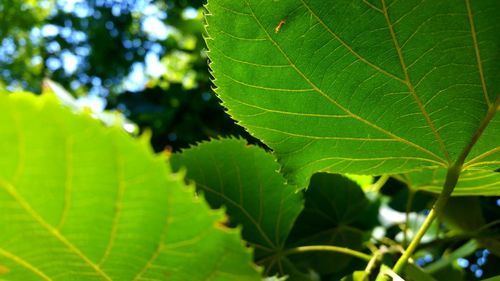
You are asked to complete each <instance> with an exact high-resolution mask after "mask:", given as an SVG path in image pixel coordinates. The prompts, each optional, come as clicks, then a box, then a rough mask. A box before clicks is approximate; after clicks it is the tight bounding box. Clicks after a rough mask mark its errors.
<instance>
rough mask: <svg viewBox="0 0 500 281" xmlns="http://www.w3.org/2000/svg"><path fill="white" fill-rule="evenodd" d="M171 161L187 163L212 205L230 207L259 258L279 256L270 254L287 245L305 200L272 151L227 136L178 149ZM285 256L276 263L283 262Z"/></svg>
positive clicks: (178, 164)
mask: <svg viewBox="0 0 500 281" xmlns="http://www.w3.org/2000/svg"><path fill="white" fill-rule="evenodd" d="M171 161H172V165H173V167H174V168H176V167H177V168H178V167H186V168H187V178H188V179H192V180H194V181H195V182H196V186H197V188H198V190H201V191H202V192H203V193H204V194H205V197H206V198H207V201H208V202H209V203H210V205H211V206H212V207H214V208H219V207H220V206H221V205H224V206H225V207H226V209H227V213H228V215H229V217H230V224H232V225H238V224H241V225H242V226H243V231H242V234H243V238H244V239H245V240H246V241H248V242H249V243H250V244H251V245H252V246H254V247H255V249H256V252H255V259H256V260H257V261H259V260H266V261H268V262H267V263H264V264H269V263H270V261H274V260H273V259H269V258H268V257H271V256H274V255H276V254H277V253H279V252H281V251H282V250H283V248H284V244H285V241H286V239H287V237H288V234H289V232H290V230H291V228H292V226H293V223H294V221H295V219H296V218H297V216H298V215H299V213H300V212H301V211H302V207H303V202H302V195H301V194H300V193H297V192H296V188H295V187H294V186H289V185H287V184H286V183H285V179H284V178H283V177H282V176H281V175H280V174H279V173H278V169H279V165H278V163H277V162H276V160H275V159H274V158H273V156H272V155H271V154H269V153H266V152H265V151H264V150H263V149H261V148H259V147H257V146H249V145H247V144H246V142H245V141H244V140H236V139H223V140H213V141H211V142H204V143H201V144H199V145H197V146H195V147H192V148H190V149H187V150H184V151H183V152H182V153H178V154H174V155H173V156H172V158H171ZM281 262H282V261H281V260H280V259H278V261H277V263H276V264H275V265H276V266H277V267H279V268H281V267H282V265H281ZM281 273H283V272H281Z"/></svg>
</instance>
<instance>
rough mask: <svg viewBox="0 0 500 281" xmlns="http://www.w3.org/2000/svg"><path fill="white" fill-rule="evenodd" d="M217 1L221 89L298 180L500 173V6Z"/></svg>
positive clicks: (213, 19) (446, 1) (492, 2)
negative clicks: (460, 167)
mask: <svg viewBox="0 0 500 281" xmlns="http://www.w3.org/2000/svg"><path fill="white" fill-rule="evenodd" d="M209 2H210V3H209V5H208V11H209V14H208V15H207V17H206V20H207V24H208V26H207V31H208V38H207V44H208V46H209V49H210V54H209V56H210V58H211V60H212V64H211V68H212V71H213V75H214V77H215V81H214V82H215V84H216V86H217V87H218V89H217V93H218V94H219V96H220V97H221V99H222V100H223V102H224V105H225V106H226V107H227V108H228V109H229V113H230V114H231V115H232V116H233V118H235V119H236V120H238V121H240V123H241V124H242V125H243V126H244V127H246V128H247V129H248V130H249V131H250V132H251V133H252V134H253V135H255V136H257V137H258V138H259V139H261V140H263V141H264V142H265V143H266V144H267V145H269V146H270V147H271V148H272V149H273V150H274V151H275V152H276V154H277V155H278V157H279V158H280V161H281V163H282V164H283V166H284V172H286V173H289V174H291V175H290V177H291V178H292V179H293V180H294V181H295V182H296V183H297V184H298V185H299V186H301V187H305V186H307V181H308V179H309V178H310V176H311V175H312V174H313V173H314V172H317V171H327V172H337V173H339V172H340V173H357V174H383V173H400V172H407V171H412V170H419V169H422V168H436V167H442V168H447V167H449V166H450V165H451V163H453V162H455V161H459V162H462V160H465V165H464V167H466V168H468V169H476V170H489V171H492V170H494V169H496V168H498V165H499V163H500V147H499V146H498V144H499V142H498V136H499V135H500V118H499V117H498V116H496V117H494V116H495V112H496V111H497V108H498V105H499V103H500V98H499V93H500V83H498V81H500V63H498V59H499V50H500V37H499V36H498V34H500V21H499V20H498V14H499V13H500V2H499V1H497V0H481V1H471V0H465V1H455V0H443V1H431V0H419V1H416V0H410V1H397V0H380V1H379V0H356V1H351V0H338V1H324V0H286V1H283V0H280V1H278V0H276V1H267V0H242V1H233V0H210V1H209ZM485 128H486V129H485ZM479 136H481V137H480V139H479V141H477V143H475V140H476V139H477V137H479ZM474 143H475V145H474V146H473V144H474ZM472 146H473V148H472ZM470 148H472V151H469V149H470ZM469 152H470V153H469ZM460 155H462V156H468V157H467V159H461V158H460ZM477 193H478V194H480V193H481V192H480V191H478V192H477Z"/></svg>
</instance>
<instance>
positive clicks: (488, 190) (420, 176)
mask: <svg viewBox="0 0 500 281" xmlns="http://www.w3.org/2000/svg"><path fill="white" fill-rule="evenodd" d="M445 175H446V170H445V169H435V170H425V171H420V172H412V173H407V174H405V175H403V176H401V177H400V179H401V180H402V181H404V182H405V183H406V184H408V186H410V187H411V188H413V189H419V190H427V191H430V192H433V193H439V192H440V191H441V187H442V186H443V184H444V180H445ZM478 194H481V195H490V196H495V195H496V196H498V195H500V173H499V172H491V171H484V170H483V171H481V170H470V171H465V172H463V173H462V174H461V175H460V179H459V181H458V183H457V186H456V187H455V190H454V191H453V195H455V196H473V195H478Z"/></svg>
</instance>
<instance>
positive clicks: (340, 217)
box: [287, 173, 378, 274]
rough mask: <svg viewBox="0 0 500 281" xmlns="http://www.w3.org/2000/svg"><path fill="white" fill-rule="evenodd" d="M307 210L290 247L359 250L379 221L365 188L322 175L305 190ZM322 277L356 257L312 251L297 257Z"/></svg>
mask: <svg viewBox="0 0 500 281" xmlns="http://www.w3.org/2000/svg"><path fill="white" fill-rule="evenodd" d="M305 199H306V202H305V207H304V210H303V211H302V213H301V214H300V216H299V218H298V219H297V221H296V222H295V225H294V228H293V230H292V233H291V234H290V237H289V241H288V243H287V244H288V246H289V247H292V246H305V245H334V246H341V247H347V248H351V249H355V250H359V249H361V248H362V244H363V242H364V241H365V240H366V238H368V237H369V233H368V232H367V230H369V229H371V228H372V227H373V226H374V224H376V223H377V222H378V221H377V212H376V211H374V210H371V209H370V208H371V204H370V202H369V201H368V200H367V199H366V198H365V195H364V193H363V191H362V190H361V188H360V187H359V186H358V185H357V184H356V183H355V182H353V181H351V180H350V179H348V178H346V177H343V176H340V175H332V174H325V173H320V174H316V175H314V176H313V177H312V179H311V184H310V185H309V188H308V189H307V191H305ZM291 258H293V260H294V262H296V263H297V264H305V265H306V266H308V267H312V268H313V269H314V270H316V271H317V272H319V273H321V274H328V273H333V272H338V271H340V270H342V269H343V268H345V267H346V266H347V265H348V264H349V263H350V261H351V260H352V257H350V256H346V255H345V254H341V253H331V252H311V253H304V254H302V255H300V256H298V255H297V256H293V257H291Z"/></svg>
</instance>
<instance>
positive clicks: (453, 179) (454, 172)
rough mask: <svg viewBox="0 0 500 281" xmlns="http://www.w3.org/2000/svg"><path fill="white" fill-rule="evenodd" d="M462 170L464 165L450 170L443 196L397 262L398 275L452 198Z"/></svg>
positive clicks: (395, 266) (394, 268)
mask: <svg viewBox="0 0 500 281" xmlns="http://www.w3.org/2000/svg"><path fill="white" fill-rule="evenodd" d="M461 168H462V165H456V164H455V165H453V166H451V167H450V168H449V169H448V173H447V174H446V181H445V183H444V186H443V191H441V194H439V197H438V198H437V200H436V202H435V203H434V205H433V206H432V210H431V211H430V213H429V215H428V216H427V217H426V218H425V221H424V223H423V224H422V226H421V227H420V229H419V230H418V232H417V234H416V235H415V237H414V238H413V240H412V241H411V243H410V245H409V246H408V248H407V249H406V250H405V252H404V253H403V255H402V256H401V257H400V258H399V260H398V261H397V262H396V265H394V267H393V271H394V272H396V273H397V274H401V272H402V271H403V269H404V267H405V265H406V263H407V262H408V259H410V257H411V256H412V255H413V253H414V252H415V250H416V249H417V247H418V245H419V244H420V240H422V237H424V234H425V232H426V231H427V230H428V229H429V227H430V226H431V223H432V222H433V221H434V219H435V218H436V216H437V214H438V213H439V212H441V211H442V210H443V208H444V207H445V205H446V202H447V201H448V199H449V198H450V196H451V193H452V192H453V189H454V188H455V185H456V184H457V182H458V177H459V176H460V171H461Z"/></svg>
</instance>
